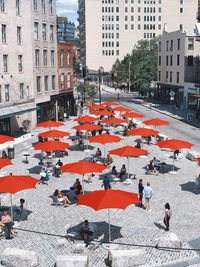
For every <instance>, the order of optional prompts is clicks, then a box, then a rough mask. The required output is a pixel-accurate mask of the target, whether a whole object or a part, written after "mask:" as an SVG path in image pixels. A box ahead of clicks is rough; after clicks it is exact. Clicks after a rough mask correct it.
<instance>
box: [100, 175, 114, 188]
mask: <svg viewBox="0 0 200 267" xmlns="http://www.w3.org/2000/svg"><path fill="white" fill-rule="evenodd" d="M103 186H104V189H105V190H110V189H112V187H111V184H110V180H109V179H108V176H107V175H105V176H104V179H103V183H102V185H101V187H103Z"/></svg>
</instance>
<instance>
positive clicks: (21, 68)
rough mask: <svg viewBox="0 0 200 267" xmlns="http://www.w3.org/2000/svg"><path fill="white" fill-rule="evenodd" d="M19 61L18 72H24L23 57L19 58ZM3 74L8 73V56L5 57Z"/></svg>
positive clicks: (19, 56)
mask: <svg viewBox="0 0 200 267" xmlns="http://www.w3.org/2000/svg"><path fill="white" fill-rule="evenodd" d="M17 61H18V63H17V64H18V72H22V71H23V66H22V55H18V56H17ZM10 63H11V64H13V58H12V59H11V61H10ZM3 72H8V55H3Z"/></svg>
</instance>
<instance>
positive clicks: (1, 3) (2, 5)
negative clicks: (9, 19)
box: [0, 0, 5, 12]
mask: <svg viewBox="0 0 200 267" xmlns="http://www.w3.org/2000/svg"><path fill="white" fill-rule="evenodd" d="M0 11H2V12H4V11H5V3H4V0H0Z"/></svg>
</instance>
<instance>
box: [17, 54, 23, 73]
mask: <svg viewBox="0 0 200 267" xmlns="http://www.w3.org/2000/svg"><path fill="white" fill-rule="evenodd" d="M22 70H23V68H22V55H18V71H19V72H22Z"/></svg>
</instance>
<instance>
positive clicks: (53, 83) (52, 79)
mask: <svg viewBox="0 0 200 267" xmlns="http://www.w3.org/2000/svg"><path fill="white" fill-rule="evenodd" d="M55 80H56V76H55V75H52V76H51V86H52V90H53V91H55V90H56V87H55V84H56V83H55Z"/></svg>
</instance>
